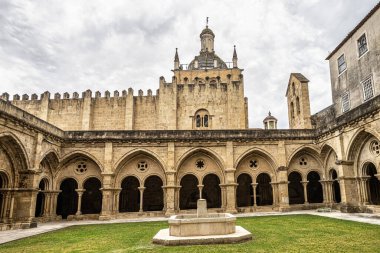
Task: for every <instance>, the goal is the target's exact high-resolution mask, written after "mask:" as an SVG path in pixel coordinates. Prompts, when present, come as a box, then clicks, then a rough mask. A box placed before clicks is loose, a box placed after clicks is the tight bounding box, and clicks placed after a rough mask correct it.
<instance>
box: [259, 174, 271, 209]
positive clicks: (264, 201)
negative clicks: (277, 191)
mask: <svg viewBox="0 0 380 253" xmlns="http://www.w3.org/2000/svg"><path fill="white" fill-rule="evenodd" d="M256 183H257V186H256V203H257V205H258V206H266V205H273V189H272V185H271V176H270V175H269V174H268V173H265V172H262V173H260V174H259V175H258V176H257V178H256Z"/></svg>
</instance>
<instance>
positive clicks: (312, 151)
mask: <svg viewBox="0 0 380 253" xmlns="http://www.w3.org/2000/svg"><path fill="white" fill-rule="evenodd" d="M301 153H307V154H309V155H311V156H312V157H314V158H315V159H316V160H317V161H318V162H319V164H320V165H321V166H322V164H323V162H322V161H321V159H320V156H319V154H320V150H319V148H318V147H317V146H314V145H303V146H301V147H299V148H297V149H296V150H294V151H293V153H292V154H291V155H290V156H289V157H288V160H287V167H289V165H290V162H291V161H292V160H293V159H294V158H295V157H296V156H298V155H299V154H301Z"/></svg>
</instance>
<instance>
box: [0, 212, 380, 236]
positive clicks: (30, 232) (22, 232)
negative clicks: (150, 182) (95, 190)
mask: <svg viewBox="0 0 380 253" xmlns="http://www.w3.org/2000/svg"><path fill="white" fill-rule="evenodd" d="M296 214H311V215H318V216H323V217H328V218H334V219H341V220H350V221H356V222H362V223H368V224H374V225H380V217H379V215H378V214H366V213H354V214H352V213H341V212H339V211H332V212H326V213H322V212H317V211H315V210H307V211H292V212H262V213H242V214H236V215H235V216H236V217H260V216H273V215H275V216H281V215H296ZM167 220H168V218H166V217H154V218H136V219H114V220H108V221H99V220H86V221H59V222H47V223H39V224H38V227H36V228H30V229H15V230H6V231H0V244H3V243H7V242H10V241H14V240H18V239H22V238H26V237H30V236H34V235H38V234H43V233H46V232H51V231H55V230H58V229H62V228H66V227H70V226H79V225H91V224H115V223H127V222H151V221H167Z"/></svg>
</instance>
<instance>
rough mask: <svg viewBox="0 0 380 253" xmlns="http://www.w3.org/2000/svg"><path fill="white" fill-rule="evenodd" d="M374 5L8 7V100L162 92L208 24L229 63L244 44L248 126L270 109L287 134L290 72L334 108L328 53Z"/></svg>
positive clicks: (1, 68)
mask: <svg viewBox="0 0 380 253" xmlns="http://www.w3.org/2000/svg"><path fill="white" fill-rule="evenodd" d="M375 4H376V1H375V0H361V1H359V0H350V1H345V0H336V1H333V2H332V1H327V0H313V1H310V0H309V1H301V0H289V1H280V0H267V1H264V0H256V1H243V0H236V1H227V0H225V1H187V2H183V1H137V0H136V1H121V0H120V1H114V0H113V1H111V2H110V1H84V0H82V1H77V0H73V1H68V0H67V1H2V2H1V3H0V31H1V33H0V73H1V74H0V83H1V90H2V91H7V92H8V93H11V94H14V93H19V94H22V93H28V94H31V93H42V92H43V91H45V90H49V91H50V92H51V93H55V92H65V91H69V92H74V91H78V92H79V93H80V92H81V91H84V90H86V89H89V88H90V89H92V90H94V91H95V90H101V91H105V90H110V91H113V90H123V89H127V88H128V87H132V88H134V89H135V90H138V89H143V90H147V89H152V90H156V89H157V88H158V79H159V77H160V76H162V75H163V76H165V77H166V79H167V80H170V79H171V78H170V75H171V72H170V69H172V65H173V57H174V49H175V48H176V47H178V48H179V54H180V60H181V62H182V63H188V62H190V61H191V60H192V59H193V57H194V56H195V55H196V54H197V53H198V52H199V47H200V43H199V33H200V31H201V30H202V29H203V27H204V24H205V17H207V16H208V17H210V28H212V29H213V30H214V33H215V34H216V44H215V49H216V52H217V54H218V55H219V56H220V57H221V58H222V59H224V60H225V61H231V58H232V50H233V45H234V44H236V45H237V51H238V57H239V66H240V67H241V68H244V69H245V71H244V77H245V94H246V96H247V97H248V99H249V116H250V118H249V121H250V127H262V119H263V118H264V117H265V116H266V114H267V112H268V110H271V111H272V113H273V115H275V116H276V117H277V118H278V119H279V121H280V122H279V126H280V127H282V128H286V127H287V125H288V124H287V108H286V101H285V97H284V96H285V91H286V86H287V81H288V78H289V73H290V72H301V73H303V74H304V75H305V76H306V77H308V78H309V79H310V80H311V83H310V89H309V90H310V97H311V108H312V113H315V112H317V111H319V110H321V109H323V108H324V107H326V106H328V105H329V104H330V103H331V95H330V80H329V71H328V63H327V62H326V61H325V60H324V59H325V57H326V56H327V54H328V51H331V50H333V49H334V47H335V46H336V45H337V44H338V43H339V42H340V41H341V40H342V39H343V38H344V36H345V35H346V34H347V33H348V32H349V31H350V30H351V29H352V28H353V27H354V26H355V25H356V24H357V23H358V22H359V21H360V20H361V19H362V18H363V17H364V16H365V15H366V14H367V13H368V12H369V10H370V9H371V8H372V7H373V6H374V5H375Z"/></svg>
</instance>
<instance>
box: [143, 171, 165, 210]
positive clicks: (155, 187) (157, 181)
mask: <svg viewBox="0 0 380 253" xmlns="http://www.w3.org/2000/svg"><path fill="white" fill-rule="evenodd" d="M163 185H164V183H163V181H162V178H161V177H159V176H157V175H150V176H149V177H147V178H145V180H144V187H145V189H144V193H143V210H144V211H162V210H163V208H164V190H163V189H162V187H163Z"/></svg>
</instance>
